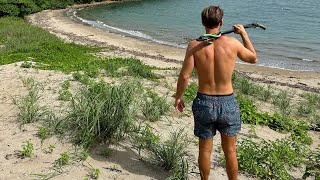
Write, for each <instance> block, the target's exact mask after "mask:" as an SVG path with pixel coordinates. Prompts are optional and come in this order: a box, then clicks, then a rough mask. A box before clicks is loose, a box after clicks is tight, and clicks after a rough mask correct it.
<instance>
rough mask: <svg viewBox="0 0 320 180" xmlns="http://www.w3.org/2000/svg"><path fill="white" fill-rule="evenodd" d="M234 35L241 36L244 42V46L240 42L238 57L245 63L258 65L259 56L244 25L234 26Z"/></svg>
mask: <svg viewBox="0 0 320 180" xmlns="http://www.w3.org/2000/svg"><path fill="white" fill-rule="evenodd" d="M233 27H234V30H235V31H234V33H235V34H240V36H241V38H242V41H243V45H242V44H241V43H240V42H238V41H237V42H238V54H237V55H238V57H239V58H240V59H241V60H242V61H245V62H248V63H252V64H253V63H256V62H257V54H256V51H255V49H254V47H253V45H252V43H251V41H250V39H249V36H248V34H247V32H246V30H245V29H244V27H243V25H241V24H237V25H234V26H233Z"/></svg>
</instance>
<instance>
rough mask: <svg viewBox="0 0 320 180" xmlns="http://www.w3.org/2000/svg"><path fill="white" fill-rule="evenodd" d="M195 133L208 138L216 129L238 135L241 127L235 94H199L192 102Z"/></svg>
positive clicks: (222, 132)
mask: <svg viewBox="0 0 320 180" xmlns="http://www.w3.org/2000/svg"><path fill="white" fill-rule="evenodd" d="M192 112H193V116H194V135H196V136H197V137H199V138H201V139H204V140H207V139H210V138H212V137H213V136H215V135H216V130H218V131H219V132H220V133H221V134H224V135H227V136H236V135H237V134H238V133H239V131H240V129H241V118H240V110H239V106H238V103H237V101H236V99H235V97H234V95H233V94H230V95H205V94H202V93H199V92H198V94H197V97H196V98H195V99H194V101H193V104H192Z"/></svg>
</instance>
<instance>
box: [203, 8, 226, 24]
mask: <svg viewBox="0 0 320 180" xmlns="http://www.w3.org/2000/svg"><path fill="white" fill-rule="evenodd" d="M201 17H202V24H203V25H204V26H205V27H207V28H209V29H213V28H216V27H217V26H218V25H219V23H220V22H221V21H222V18H223V10H222V9H221V8H220V7H219V6H209V7H207V8H204V10H203V11H202V13H201Z"/></svg>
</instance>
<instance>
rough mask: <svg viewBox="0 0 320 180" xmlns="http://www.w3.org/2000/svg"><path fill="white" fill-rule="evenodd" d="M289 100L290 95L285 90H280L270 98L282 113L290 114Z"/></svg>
mask: <svg viewBox="0 0 320 180" xmlns="http://www.w3.org/2000/svg"><path fill="white" fill-rule="evenodd" d="M290 102H291V97H290V96H289V94H288V91H286V90H281V91H280V92H279V93H278V94H277V95H276V96H274V97H273V98H272V104H274V105H275V106H276V107H277V108H278V109H279V110H280V113H282V114H290Z"/></svg>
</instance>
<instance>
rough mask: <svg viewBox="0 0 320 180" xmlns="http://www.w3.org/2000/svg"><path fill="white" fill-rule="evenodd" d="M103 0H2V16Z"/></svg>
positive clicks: (0, 10)
mask: <svg viewBox="0 0 320 180" xmlns="http://www.w3.org/2000/svg"><path fill="white" fill-rule="evenodd" d="M93 1H96V2H99V1H103V0H1V1H0V17H1V16H20V17H23V16H25V15H28V14H32V13H35V12H39V11H42V10H45V9H59V8H66V7H67V6H69V5H72V4H75V3H90V2H93Z"/></svg>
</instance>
